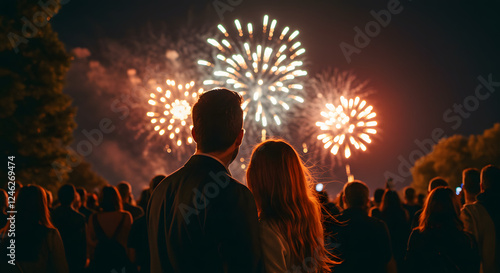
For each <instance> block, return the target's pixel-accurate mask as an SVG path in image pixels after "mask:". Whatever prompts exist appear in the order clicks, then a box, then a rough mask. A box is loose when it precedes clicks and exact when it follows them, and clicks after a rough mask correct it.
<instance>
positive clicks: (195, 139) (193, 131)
mask: <svg viewBox="0 0 500 273" xmlns="http://www.w3.org/2000/svg"><path fill="white" fill-rule="evenodd" d="M191 135H192V136H193V140H194V142H196V143H198V138H197V136H196V131H195V129H194V127H193V128H192V129H191Z"/></svg>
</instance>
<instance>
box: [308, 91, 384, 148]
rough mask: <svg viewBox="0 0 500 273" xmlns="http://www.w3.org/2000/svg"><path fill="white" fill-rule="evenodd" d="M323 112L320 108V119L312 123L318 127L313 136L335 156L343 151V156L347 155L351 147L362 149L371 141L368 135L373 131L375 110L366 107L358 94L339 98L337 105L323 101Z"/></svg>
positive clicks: (373, 132) (374, 132) (371, 107)
mask: <svg viewBox="0 0 500 273" xmlns="http://www.w3.org/2000/svg"><path fill="white" fill-rule="evenodd" d="M325 107H326V109H325V111H321V116H322V117H323V118H324V121H318V122H316V126H317V127H319V129H320V130H321V134H319V135H318V136H317V139H318V140H320V141H321V142H323V144H324V145H323V147H324V148H325V149H330V152H331V153H332V154H334V155H337V154H338V153H339V150H340V151H343V155H344V157H345V158H349V157H351V153H352V152H351V151H352V150H353V148H355V149H357V150H358V149H361V150H362V151H366V144H369V143H371V142H372V140H371V138H370V134H376V133H377V130H376V129H375V128H373V127H375V126H377V122H376V121H374V120H373V118H375V117H376V115H377V114H376V113H375V112H373V111H372V110H373V106H371V105H370V106H367V103H366V101H365V100H363V101H361V99H360V98H359V97H356V98H354V99H352V98H351V99H346V98H344V97H343V96H341V97H340V104H338V105H337V106H335V105H334V104H332V103H327V104H325Z"/></svg>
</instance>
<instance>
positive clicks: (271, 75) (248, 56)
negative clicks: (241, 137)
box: [198, 15, 307, 137]
mask: <svg viewBox="0 0 500 273" xmlns="http://www.w3.org/2000/svg"><path fill="white" fill-rule="evenodd" d="M269 20H270V19H269V16H267V15H265V16H264V20H263V22H262V25H263V26H262V30H261V31H259V30H258V29H255V30H254V26H253V24H252V23H248V24H247V25H246V29H245V28H244V27H242V25H241V23H240V21H239V20H235V21H234V23H235V27H236V30H237V36H236V37H235V36H234V35H233V36H232V35H230V33H229V32H228V31H227V30H226V28H225V27H224V26H223V25H218V29H219V30H220V32H221V33H222V35H223V36H224V37H223V38H221V39H220V40H216V39H214V38H209V39H207V42H208V43H209V44H210V45H212V46H213V47H215V48H217V50H218V54H217V57H216V58H215V60H214V62H213V63H211V62H209V61H206V60H199V61H198V64H199V65H202V66H208V67H212V68H213V77H214V79H208V80H205V81H204V82H203V83H204V85H207V86H226V87H228V88H230V89H233V90H235V91H238V92H239V93H240V94H241V95H242V97H243V104H242V108H243V111H244V119H245V121H247V122H246V123H245V124H247V125H246V126H247V128H246V129H247V132H250V133H251V132H258V133H262V137H264V136H265V135H266V130H270V131H271V133H272V132H273V130H274V129H276V128H277V127H278V126H280V125H281V124H282V123H283V120H282V119H283V117H284V116H285V113H286V111H288V110H289V109H290V108H291V107H292V106H291V105H292V104H293V103H303V102H304V99H303V97H302V96H301V95H302V93H303V84H304V80H303V78H304V76H306V75H307V71H305V70H301V69H300V67H302V66H303V65H304V63H303V61H302V60H303V53H304V52H305V49H304V48H301V43H300V42H299V41H297V39H296V38H297V36H298V35H299V31H298V30H295V31H291V30H290V28H289V27H284V28H283V29H282V30H281V31H278V30H277V27H276V26H277V20H272V21H271V22H270V21H269ZM248 121H250V122H248Z"/></svg>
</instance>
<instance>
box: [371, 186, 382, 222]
mask: <svg viewBox="0 0 500 273" xmlns="http://www.w3.org/2000/svg"><path fill="white" fill-rule="evenodd" d="M384 193H385V190H384V189H376V190H375V192H374V193H373V207H371V208H370V212H369V213H368V215H370V216H371V217H375V218H377V219H380V217H381V216H380V204H381V203H382V197H383V196H384Z"/></svg>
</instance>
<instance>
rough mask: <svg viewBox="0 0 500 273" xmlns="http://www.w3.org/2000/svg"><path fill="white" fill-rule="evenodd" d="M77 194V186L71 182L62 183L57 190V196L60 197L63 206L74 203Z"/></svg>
mask: <svg viewBox="0 0 500 273" xmlns="http://www.w3.org/2000/svg"><path fill="white" fill-rule="evenodd" d="M75 195H76V191H75V186H73V185H71V184H65V185H62V186H61V187H60V188H59V191H58V192H57V198H58V199H59V203H61V206H68V205H72V204H73V202H74V201H75Z"/></svg>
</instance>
